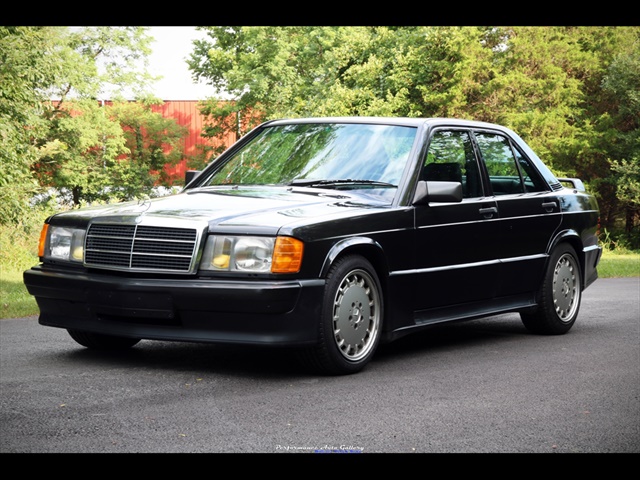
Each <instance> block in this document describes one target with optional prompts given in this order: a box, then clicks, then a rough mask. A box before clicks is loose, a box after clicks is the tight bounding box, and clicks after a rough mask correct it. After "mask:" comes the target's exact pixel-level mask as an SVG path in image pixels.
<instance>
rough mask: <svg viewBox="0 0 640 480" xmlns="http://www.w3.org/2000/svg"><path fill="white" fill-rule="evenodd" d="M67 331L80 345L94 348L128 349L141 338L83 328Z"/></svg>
mask: <svg viewBox="0 0 640 480" xmlns="http://www.w3.org/2000/svg"><path fill="white" fill-rule="evenodd" d="M67 332H69V335H71V338H73V339H74V340H75V341H76V342H78V343H79V344H80V345H82V346H83V347H87V348H90V349H93V350H126V349H128V348H131V347H133V346H134V345H135V344H136V343H138V342H139V341H140V339H139V338H127V337H116V336H113V335H104V334H101V333H91V332H84V331H82V330H67Z"/></svg>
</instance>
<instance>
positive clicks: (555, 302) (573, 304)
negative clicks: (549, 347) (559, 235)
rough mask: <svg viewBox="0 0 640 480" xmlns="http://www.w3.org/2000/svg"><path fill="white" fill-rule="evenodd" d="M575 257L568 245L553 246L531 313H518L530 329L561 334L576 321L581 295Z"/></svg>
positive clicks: (548, 333) (535, 331)
mask: <svg viewBox="0 0 640 480" xmlns="http://www.w3.org/2000/svg"><path fill="white" fill-rule="evenodd" d="M577 258H578V257H577V255H576V252H575V250H574V249H573V248H572V247H571V246H570V245H566V244H565V245H560V246H559V247H558V248H556V249H555V250H554V252H553V254H552V255H551V257H550V259H549V265H548V267H547V271H546V272H545V275H544V279H543V281H542V285H541V286H540V290H539V292H538V307H537V308H536V310H535V311H534V312H533V313H521V314H520V317H521V319H522V323H524V326H525V327H526V328H527V329H528V330H529V331H531V332H533V333H539V334H542V335H561V334H563V333H567V332H568V331H569V330H570V329H571V327H572V326H573V324H574V323H575V321H576V318H577V317H578V310H579V309H580V300H581V298H582V284H581V280H580V279H581V273H580V264H579V263H578V260H577Z"/></svg>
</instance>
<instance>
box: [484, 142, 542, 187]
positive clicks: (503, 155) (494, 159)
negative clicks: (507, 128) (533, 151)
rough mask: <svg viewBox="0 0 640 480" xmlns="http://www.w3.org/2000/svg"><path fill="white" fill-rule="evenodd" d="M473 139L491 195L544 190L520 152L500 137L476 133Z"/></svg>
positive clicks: (537, 176)
mask: <svg viewBox="0 0 640 480" xmlns="http://www.w3.org/2000/svg"><path fill="white" fill-rule="evenodd" d="M476 140H477V142H478V147H479V148H480V153H481V154H482V158H483V159H484V162H485V165H486V167H487V173H488V174H489V181H490V183H491V188H492V190H493V193H494V195H508V194H518V193H525V192H541V191H545V190H546V185H545V182H544V181H543V180H542V178H541V177H540V175H539V174H538V172H537V171H536V169H535V168H533V166H532V165H531V163H530V162H529V160H527V158H526V157H525V156H524V155H522V153H521V152H520V151H518V150H517V149H516V148H513V147H512V144H511V142H510V141H509V140H508V139H507V138H506V137H503V136H502V135H496V134H490V133H477V134H476Z"/></svg>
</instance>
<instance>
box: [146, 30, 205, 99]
mask: <svg viewBox="0 0 640 480" xmlns="http://www.w3.org/2000/svg"><path fill="white" fill-rule="evenodd" d="M147 33H148V34H149V36H151V37H153V38H155V41H154V42H152V43H151V48H152V50H153V53H152V54H151V55H150V56H149V67H148V70H149V73H150V74H151V75H154V76H160V75H161V76H162V77H163V78H162V79H161V80H159V81H158V82H156V83H155V84H154V86H153V93H155V95H156V96H157V97H158V98H160V99H161V100H203V99H205V98H207V97H212V96H214V90H213V87H211V86H210V85H205V84H203V83H198V84H196V83H194V82H193V80H192V79H191V72H190V71H189V68H188V67H187V64H186V62H185V59H186V58H187V57H188V56H189V54H190V53H191V52H192V51H193V45H192V41H193V40H195V39H201V38H205V34H204V33H202V32H198V31H197V30H196V29H195V27H149V30H148V31H147Z"/></svg>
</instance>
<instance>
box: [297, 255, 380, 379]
mask: <svg viewBox="0 0 640 480" xmlns="http://www.w3.org/2000/svg"><path fill="white" fill-rule="evenodd" d="M383 308H384V305H383V298H382V289H381V287H380V281H379V279H378V276H377V274H376V271H375V270H374V268H373V266H372V265H371V263H369V261H367V260H366V259H365V258H364V257H361V256H359V255H351V256H347V257H343V258H341V259H339V260H338V261H336V263H335V264H334V265H333V266H332V267H331V270H330V272H329V275H328V276H327V282H326V287H325V293H324V300H323V305H322V313H321V318H320V322H319V339H320V341H319V344H318V345H317V346H316V347H314V348H310V349H307V350H304V351H303V352H302V355H303V359H304V360H305V361H306V362H307V363H308V364H309V365H311V366H312V367H313V368H314V369H315V370H317V371H319V372H320V373H323V374H329V375H345V374H351V373H356V372H359V371H360V370H362V369H363V368H364V367H365V366H366V365H367V363H369V361H370V360H371V357H373V354H374V352H375V350H376V348H377V346H378V343H379V341H380V334H381V331H382V320H383Z"/></svg>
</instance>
